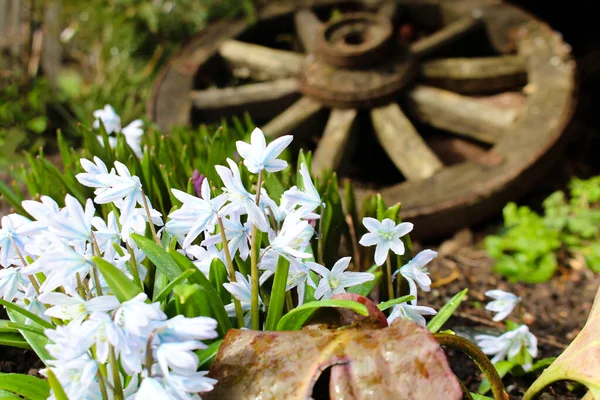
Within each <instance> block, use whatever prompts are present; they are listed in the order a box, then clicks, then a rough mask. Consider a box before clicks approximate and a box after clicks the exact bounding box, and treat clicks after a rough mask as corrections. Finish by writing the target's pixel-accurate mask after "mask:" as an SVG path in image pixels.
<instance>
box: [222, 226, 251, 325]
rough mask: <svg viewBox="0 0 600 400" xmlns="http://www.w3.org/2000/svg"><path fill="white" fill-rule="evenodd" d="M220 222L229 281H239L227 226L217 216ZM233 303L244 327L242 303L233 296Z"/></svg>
mask: <svg viewBox="0 0 600 400" xmlns="http://www.w3.org/2000/svg"><path fill="white" fill-rule="evenodd" d="M217 221H218V222H219V230H220V231H221V241H222V242H223V252H224V253H225V260H226V261H227V269H228V270H229V281H230V282H237V280H236V279H235V268H234V266H233V261H232V260H231V253H230V252H229V245H228V243H227V236H225V226H223V220H222V219H221V217H217ZM233 305H234V307H235V316H236V318H237V323H238V328H243V327H244V312H243V311H242V304H241V303H240V301H239V300H238V299H236V298H235V296H233Z"/></svg>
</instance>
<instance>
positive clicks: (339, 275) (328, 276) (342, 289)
mask: <svg viewBox="0 0 600 400" xmlns="http://www.w3.org/2000/svg"><path fill="white" fill-rule="evenodd" d="M348 265H350V257H344V258H340V259H339V260H338V261H337V262H336V263H335V264H334V265H333V268H332V269H331V271H330V270H328V269H327V268H325V267H324V266H322V265H320V264H317V263H314V262H307V263H306V266H307V267H308V268H310V269H311V270H313V271H315V272H316V273H317V274H319V275H321V277H322V279H321V280H320V281H319V286H317V290H315V298H316V299H317V300H321V299H322V300H327V299H329V298H330V297H331V296H333V295H334V294H339V293H346V288H348V287H350V286H355V285H360V284H361V283H365V282H369V281H371V280H373V279H375V275H373V274H371V273H369V272H344V271H346V269H347V268H348Z"/></svg>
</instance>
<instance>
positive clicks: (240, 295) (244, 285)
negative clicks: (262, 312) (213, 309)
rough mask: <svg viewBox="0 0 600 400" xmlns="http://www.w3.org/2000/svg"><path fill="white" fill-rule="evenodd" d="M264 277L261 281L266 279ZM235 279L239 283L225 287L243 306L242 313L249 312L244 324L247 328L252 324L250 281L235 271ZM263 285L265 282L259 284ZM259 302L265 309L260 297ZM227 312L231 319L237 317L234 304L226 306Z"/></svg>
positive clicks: (225, 285) (224, 285)
mask: <svg viewBox="0 0 600 400" xmlns="http://www.w3.org/2000/svg"><path fill="white" fill-rule="evenodd" d="M263 277H265V275H263V276H262V277H261V278H260V280H261V281H262V280H263V279H265V278H263ZM235 279H236V280H237V282H230V283H224V284H223V287H224V288H225V289H226V290H227V291H228V292H229V293H231V295H232V296H233V297H235V298H236V299H237V300H239V302H240V304H241V306H242V311H244V312H246V311H248V313H247V314H246V315H245V316H244V322H245V324H246V326H248V325H249V324H250V322H251V321H250V312H249V311H250V308H251V304H252V288H251V287H250V282H249V281H248V279H247V278H246V277H245V276H244V275H242V274H241V273H239V272H238V271H235ZM262 283H263V282H259V284H262ZM258 302H259V305H260V306H262V307H263V308H264V303H263V301H262V299H261V298H260V296H258ZM225 311H227V315H229V316H230V317H235V307H234V304H233V302H232V303H230V304H227V305H226V306H225Z"/></svg>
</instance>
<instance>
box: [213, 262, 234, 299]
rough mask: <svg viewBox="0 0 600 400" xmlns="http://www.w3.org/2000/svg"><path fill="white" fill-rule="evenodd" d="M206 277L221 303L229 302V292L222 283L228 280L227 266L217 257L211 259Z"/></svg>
mask: <svg viewBox="0 0 600 400" xmlns="http://www.w3.org/2000/svg"><path fill="white" fill-rule="evenodd" d="M208 277H209V280H210V283H211V285H212V286H213V287H214V288H215V290H216V291H217V293H219V297H220V298H221V301H222V302H223V304H229V303H231V293H229V292H228V291H227V289H225V286H223V284H224V283H227V282H229V279H228V277H227V268H226V267H225V264H223V261H221V260H220V259H218V258H215V259H214V260H212V262H211V263H210V270H209V272H208Z"/></svg>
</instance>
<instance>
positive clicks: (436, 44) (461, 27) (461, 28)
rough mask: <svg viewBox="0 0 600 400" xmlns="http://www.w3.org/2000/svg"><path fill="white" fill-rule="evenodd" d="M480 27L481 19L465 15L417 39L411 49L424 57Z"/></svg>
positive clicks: (418, 55)
mask: <svg viewBox="0 0 600 400" xmlns="http://www.w3.org/2000/svg"><path fill="white" fill-rule="evenodd" d="M479 27H481V20H480V19H478V18H473V17H464V18H461V19H459V20H458V21H455V22H453V23H451V24H449V25H447V26H445V27H444V28H442V29H441V30H439V31H437V32H435V33H433V34H431V35H429V36H426V37H424V38H422V39H419V40H417V41H416V42H414V43H413V44H412V45H411V47H410V49H411V50H412V52H413V53H414V54H415V55H416V56H417V57H423V56H426V55H428V54H430V53H432V52H434V51H436V50H437V49H439V48H440V47H442V46H444V45H446V44H448V43H450V42H453V41H455V40H457V39H459V38H461V37H463V36H464V35H466V34H467V33H469V32H471V31H473V30H474V29H477V28H479Z"/></svg>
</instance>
